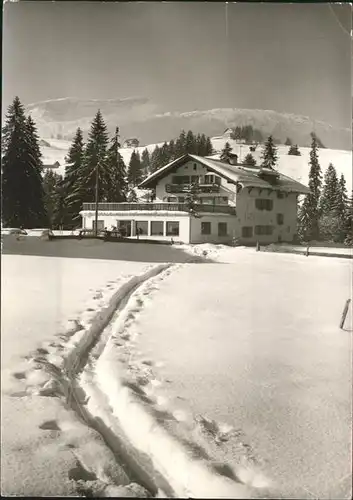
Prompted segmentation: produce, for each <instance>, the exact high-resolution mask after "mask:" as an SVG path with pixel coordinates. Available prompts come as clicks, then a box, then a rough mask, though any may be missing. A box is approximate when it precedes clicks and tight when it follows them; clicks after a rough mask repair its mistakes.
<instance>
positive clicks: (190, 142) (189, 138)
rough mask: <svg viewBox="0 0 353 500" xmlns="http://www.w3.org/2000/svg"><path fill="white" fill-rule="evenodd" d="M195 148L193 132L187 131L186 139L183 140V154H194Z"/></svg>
mask: <svg viewBox="0 0 353 500" xmlns="http://www.w3.org/2000/svg"><path fill="white" fill-rule="evenodd" d="M196 148H197V146H196V137H195V136H194V134H193V132H192V131H191V130H189V131H188V133H187V134H186V139H185V152H184V154H185V153H188V154H192V155H194V154H196V153H197V149H196Z"/></svg>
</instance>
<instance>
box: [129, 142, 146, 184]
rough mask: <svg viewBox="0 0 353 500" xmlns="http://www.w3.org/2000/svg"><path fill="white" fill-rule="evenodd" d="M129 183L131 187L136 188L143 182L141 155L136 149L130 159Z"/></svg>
mask: <svg viewBox="0 0 353 500" xmlns="http://www.w3.org/2000/svg"><path fill="white" fill-rule="evenodd" d="M127 181H128V184H129V186H130V187H135V186H137V185H138V184H140V182H141V181H142V167H141V160H140V154H139V152H138V151H136V150H135V149H134V150H133V152H132V155H131V158H130V163H129V169H128V174H127Z"/></svg>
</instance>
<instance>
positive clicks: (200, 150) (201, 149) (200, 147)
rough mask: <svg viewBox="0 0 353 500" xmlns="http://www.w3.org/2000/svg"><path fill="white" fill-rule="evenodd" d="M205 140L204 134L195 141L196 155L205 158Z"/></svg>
mask: <svg viewBox="0 0 353 500" xmlns="http://www.w3.org/2000/svg"><path fill="white" fill-rule="evenodd" d="M206 143H207V139H206V136H205V134H201V135H200V136H199V139H198V141H197V154H198V155H199V156H207V144H206Z"/></svg>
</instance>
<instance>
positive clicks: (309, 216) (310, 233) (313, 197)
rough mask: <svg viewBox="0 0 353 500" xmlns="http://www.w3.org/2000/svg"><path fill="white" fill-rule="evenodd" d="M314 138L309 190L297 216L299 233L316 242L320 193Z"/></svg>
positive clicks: (313, 141) (319, 169)
mask: <svg viewBox="0 0 353 500" xmlns="http://www.w3.org/2000/svg"><path fill="white" fill-rule="evenodd" d="M317 150H318V146H317V141H316V137H315V136H313V138H312V143H311V151H310V161H309V165H310V171H309V189H310V193H309V194H307V195H306V197H305V199H304V202H303V204H302V207H301V210H300V214H299V224H300V232H301V234H302V235H303V237H304V239H305V240H307V241H308V240H318V239H319V238H320V230H319V200H320V192H321V168H320V164H319V158H318V151H317Z"/></svg>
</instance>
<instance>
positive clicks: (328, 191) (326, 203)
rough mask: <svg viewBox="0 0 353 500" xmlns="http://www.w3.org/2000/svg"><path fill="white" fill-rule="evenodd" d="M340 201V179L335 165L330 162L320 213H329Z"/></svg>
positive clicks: (321, 198) (326, 173) (325, 177)
mask: <svg viewBox="0 0 353 500" xmlns="http://www.w3.org/2000/svg"><path fill="white" fill-rule="evenodd" d="M337 202H338V179H337V174H336V170H335V167H334V166H333V165H332V163H330V164H329V166H328V168H327V170H326V172H325V176H324V185H323V188H322V193H321V196H320V203H319V212H320V215H327V214H329V213H330V212H332V211H333V210H335V209H336V208H337Z"/></svg>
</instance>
